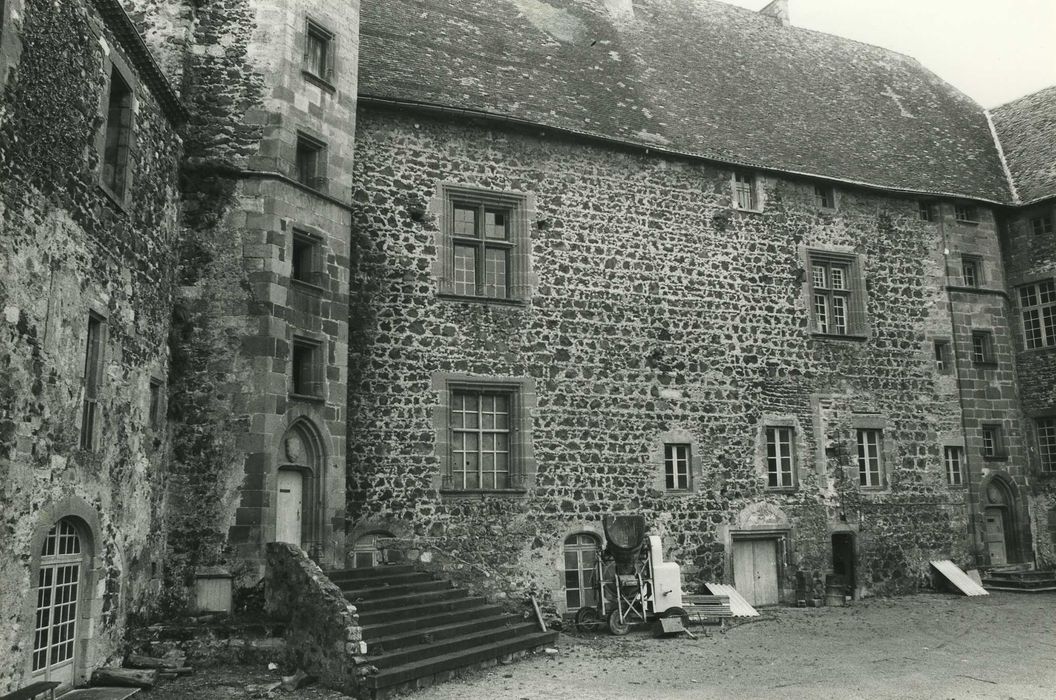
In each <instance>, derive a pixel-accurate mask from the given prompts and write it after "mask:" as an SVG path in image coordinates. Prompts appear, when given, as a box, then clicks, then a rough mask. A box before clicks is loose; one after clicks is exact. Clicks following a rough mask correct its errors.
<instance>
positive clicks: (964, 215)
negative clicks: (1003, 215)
mask: <svg viewBox="0 0 1056 700" xmlns="http://www.w3.org/2000/svg"><path fill="white" fill-rule="evenodd" d="M953 218H954V220H955V221H956V222H957V223H959V224H979V223H981V221H982V219H981V218H980V216H979V207H978V206H976V205H975V204H970V203H967V202H962V203H960V204H954V205H953Z"/></svg>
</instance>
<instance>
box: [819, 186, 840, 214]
mask: <svg viewBox="0 0 1056 700" xmlns="http://www.w3.org/2000/svg"><path fill="white" fill-rule="evenodd" d="M839 203H840V201H839V197H838V196H837V190H836V187H835V186H834V185H829V184H827V183H824V182H818V183H815V184H814V206H816V207H817V208H818V209H821V210H823V211H836V210H837V209H838V208H839Z"/></svg>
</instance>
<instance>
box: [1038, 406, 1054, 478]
mask: <svg viewBox="0 0 1056 700" xmlns="http://www.w3.org/2000/svg"><path fill="white" fill-rule="evenodd" d="M1035 427H1036V428H1037V431H1038V455H1039V457H1040V461H1041V471H1043V472H1056V418H1039V419H1037V421H1035Z"/></svg>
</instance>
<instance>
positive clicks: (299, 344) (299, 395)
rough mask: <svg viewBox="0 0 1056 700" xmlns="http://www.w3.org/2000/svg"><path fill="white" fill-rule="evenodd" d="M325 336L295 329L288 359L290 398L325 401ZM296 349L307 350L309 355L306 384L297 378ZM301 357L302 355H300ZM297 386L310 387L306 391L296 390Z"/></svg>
mask: <svg viewBox="0 0 1056 700" xmlns="http://www.w3.org/2000/svg"><path fill="white" fill-rule="evenodd" d="M325 346H326V338H323V337H318V336H317V335H315V334H308V333H305V332H304V331H300V330H298V331H296V332H294V334H293V335H292V337H291V338H290V359H289V368H290V370H289V375H288V376H289V380H288V394H289V397H290V398H291V399H297V400H301V401H316V402H325V401H326V362H325V359H326V354H325V349H326V347H325ZM298 349H301V350H302V351H304V350H307V351H308V352H309V353H310V355H309V357H308V358H307V361H308V363H309V367H308V372H309V375H310V376H309V377H308V378H307V382H308V385H307V386H305V385H303V384H300V386H298V385H299V383H300V382H299V380H298V378H297V372H298V367H297V363H298V359H297V354H298ZM302 359H303V356H302ZM298 388H307V389H310V391H309V392H308V393H305V392H302V391H297V389H298Z"/></svg>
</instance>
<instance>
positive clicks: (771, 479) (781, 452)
mask: <svg viewBox="0 0 1056 700" xmlns="http://www.w3.org/2000/svg"><path fill="white" fill-rule="evenodd" d="M793 469H794V467H793V456H792V428H767V429H766V479H767V486H768V487H769V488H772V489H783V488H792V487H793V486H795V480H794V471H793Z"/></svg>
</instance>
